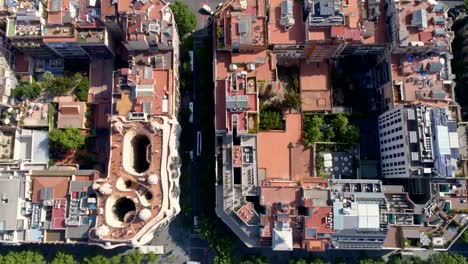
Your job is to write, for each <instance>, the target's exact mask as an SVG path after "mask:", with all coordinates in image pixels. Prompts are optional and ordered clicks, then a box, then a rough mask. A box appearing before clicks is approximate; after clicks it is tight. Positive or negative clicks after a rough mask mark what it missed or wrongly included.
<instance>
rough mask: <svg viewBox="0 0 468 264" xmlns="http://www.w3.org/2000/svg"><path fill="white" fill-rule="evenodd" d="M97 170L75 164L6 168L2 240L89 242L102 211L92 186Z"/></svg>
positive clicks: (0, 225) (1, 176)
mask: <svg viewBox="0 0 468 264" xmlns="http://www.w3.org/2000/svg"><path fill="white" fill-rule="evenodd" d="M97 178H99V173H98V172H96V171H93V170H91V171H86V170H77V169H76V168H73V167H68V168H65V169H64V168H61V169H59V168H50V169H48V170H31V171H24V170H3V171H2V173H1V174H0V181H1V182H2V184H1V187H0V188H1V189H0V193H1V194H2V196H1V197H2V201H1V203H0V210H2V212H3V213H2V214H1V217H0V242H1V243H2V244H13V245H17V244H20V243H54V244H55V243H77V242H84V241H87V237H88V232H89V229H90V228H91V226H92V225H94V223H95V220H96V217H97V215H99V214H100V213H102V212H100V211H98V210H97V207H96V196H95V193H94V192H93V191H92V189H91V188H90V187H91V185H92V183H93V181H94V180H95V179H97Z"/></svg>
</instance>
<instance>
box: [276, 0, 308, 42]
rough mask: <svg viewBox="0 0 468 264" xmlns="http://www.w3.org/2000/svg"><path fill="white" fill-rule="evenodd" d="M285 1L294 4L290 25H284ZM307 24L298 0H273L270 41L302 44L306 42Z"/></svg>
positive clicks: (291, 10)
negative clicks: (303, 18)
mask: <svg viewBox="0 0 468 264" xmlns="http://www.w3.org/2000/svg"><path fill="white" fill-rule="evenodd" d="M283 2H288V3H289V5H290V4H292V9H290V10H289V11H290V12H292V15H291V14H290V15H289V16H290V18H292V20H291V19H290V21H289V22H288V23H287V24H291V25H288V26H284V25H282V23H283V22H282V18H284V16H285V14H283V13H284V12H285V10H284V9H285V7H284V6H283ZM304 29H305V25H304V22H303V20H302V8H301V4H300V3H299V2H298V1H294V0H271V1H270V19H269V22H268V41H269V43H270V44H301V43H304V42H305V30H304Z"/></svg>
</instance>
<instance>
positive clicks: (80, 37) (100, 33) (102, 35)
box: [76, 30, 106, 44]
mask: <svg viewBox="0 0 468 264" xmlns="http://www.w3.org/2000/svg"><path fill="white" fill-rule="evenodd" d="M105 39H106V32H105V30H86V31H77V33H76V41H77V42H78V43H82V44H90V43H102V42H104V40H105Z"/></svg>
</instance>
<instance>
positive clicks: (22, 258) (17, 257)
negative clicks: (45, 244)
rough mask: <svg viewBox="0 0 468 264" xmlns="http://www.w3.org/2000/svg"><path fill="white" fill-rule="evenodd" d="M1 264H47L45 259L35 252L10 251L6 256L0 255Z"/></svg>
mask: <svg viewBox="0 0 468 264" xmlns="http://www.w3.org/2000/svg"><path fill="white" fill-rule="evenodd" d="M0 263H1V264H16V263H18V264H19V263H22V264H45V263H46V261H45V260H44V257H43V256H42V255H41V254H39V253H38V252H35V251H29V250H28V251H19V252H16V251H10V252H8V254H7V255H6V256H1V255H0Z"/></svg>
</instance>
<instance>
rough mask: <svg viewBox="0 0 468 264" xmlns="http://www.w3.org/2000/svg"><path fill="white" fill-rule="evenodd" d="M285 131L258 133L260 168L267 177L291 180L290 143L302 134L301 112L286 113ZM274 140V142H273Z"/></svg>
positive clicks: (294, 141)
mask: <svg viewBox="0 0 468 264" xmlns="http://www.w3.org/2000/svg"><path fill="white" fill-rule="evenodd" d="M284 118H285V121H286V130H285V131H282V130H281V131H264V132H260V133H259V134H258V168H259V170H265V174H266V178H267V179H284V180H291V154H290V144H295V143H298V142H299V141H300V140H301V136H302V116H301V114H286V115H285V116H284ZM272 142H274V144H272Z"/></svg>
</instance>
